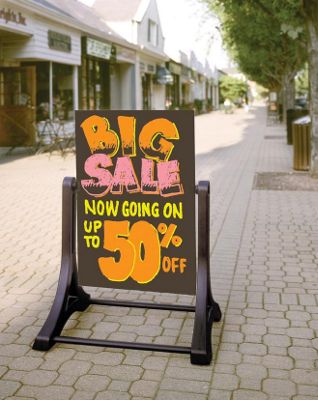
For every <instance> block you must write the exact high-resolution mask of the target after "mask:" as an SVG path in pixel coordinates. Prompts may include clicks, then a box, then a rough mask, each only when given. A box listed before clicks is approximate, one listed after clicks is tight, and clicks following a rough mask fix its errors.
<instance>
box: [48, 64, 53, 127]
mask: <svg viewBox="0 0 318 400" xmlns="http://www.w3.org/2000/svg"><path fill="white" fill-rule="evenodd" d="M49 116H50V119H53V63H52V61H50V63H49Z"/></svg>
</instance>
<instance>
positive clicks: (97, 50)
mask: <svg viewBox="0 0 318 400" xmlns="http://www.w3.org/2000/svg"><path fill="white" fill-rule="evenodd" d="M86 54H88V55H90V56H94V57H98V58H103V59H104V60H109V59H110V57H111V55H112V45H111V44H110V43H105V42H101V41H99V40H96V39H92V38H87V39H86Z"/></svg>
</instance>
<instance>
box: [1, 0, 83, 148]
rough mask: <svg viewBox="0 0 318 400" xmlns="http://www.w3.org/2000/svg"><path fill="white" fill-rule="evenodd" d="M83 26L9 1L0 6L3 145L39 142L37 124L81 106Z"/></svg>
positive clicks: (66, 116) (68, 114)
mask: <svg viewBox="0 0 318 400" xmlns="http://www.w3.org/2000/svg"><path fill="white" fill-rule="evenodd" d="M80 36H81V35H80V31H79V30H76V29H73V28H71V27H69V26H65V25H63V24H60V23H57V22H55V21H52V20H50V19H48V18H46V17H45V16H43V15H38V14H35V13H34V10H31V9H28V8H22V7H17V6H16V5H11V4H10V3H9V2H7V3H5V4H4V6H3V8H2V9H0V115H1V127H0V146H26V145H32V144H34V142H35V124H36V123H37V122H38V121H40V120H44V119H47V118H51V119H52V118H54V117H58V118H61V119H64V120H71V119H73V117H74V111H73V110H74V109H75V108H78V104H77V93H78V83H77V81H78V78H77V70H78V65H80V62H81V60H80Z"/></svg>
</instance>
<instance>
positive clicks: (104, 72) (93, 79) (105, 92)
mask: <svg viewBox="0 0 318 400" xmlns="http://www.w3.org/2000/svg"><path fill="white" fill-rule="evenodd" d="M81 43H82V64H81V67H80V75H79V81H80V86H79V93H80V108H82V109H84V110H100V109H109V108H110V69H111V63H114V62H115V60H116V49H115V47H113V46H112V44H111V43H108V42H106V41H101V40H100V39H96V38H93V37H89V36H84V37H82V41H81Z"/></svg>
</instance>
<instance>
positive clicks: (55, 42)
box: [48, 30, 72, 53]
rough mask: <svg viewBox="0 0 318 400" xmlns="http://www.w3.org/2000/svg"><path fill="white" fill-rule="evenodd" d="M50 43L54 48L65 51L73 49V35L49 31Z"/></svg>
mask: <svg viewBox="0 0 318 400" xmlns="http://www.w3.org/2000/svg"><path fill="white" fill-rule="evenodd" d="M48 45H49V48H50V49H52V50H58V51H64V52H65V53H70V52H71V51H72V39H71V36H69V35H64V34H63V33H60V32H55V31H51V30H49V31H48Z"/></svg>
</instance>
